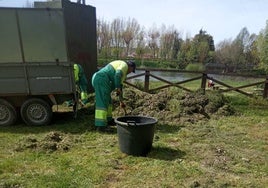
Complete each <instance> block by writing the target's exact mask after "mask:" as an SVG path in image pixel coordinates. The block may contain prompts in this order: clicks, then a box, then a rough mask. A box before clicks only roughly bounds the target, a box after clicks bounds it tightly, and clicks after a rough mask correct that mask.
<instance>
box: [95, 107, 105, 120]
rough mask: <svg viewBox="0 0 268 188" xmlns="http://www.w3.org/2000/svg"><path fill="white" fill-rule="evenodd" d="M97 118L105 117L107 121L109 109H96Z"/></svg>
mask: <svg viewBox="0 0 268 188" xmlns="http://www.w3.org/2000/svg"><path fill="white" fill-rule="evenodd" d="M95 118H96V119H103V120H105V121H106V118H107V111H106V110H96V111H95Z"/></svg>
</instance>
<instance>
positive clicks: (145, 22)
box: [0, 0, 268, 44]
mask: <svg viewBox="0 0 268 188" xmlns="http://www.w3.org/2000/svg"><path fill="white" fill-rule="evenodd" d="M28 1H29V2H33V1H34V0H28ZM38 1H42V0H38ZM71 1H73V2H76V0H71ZM26 2H27V0H0V6H1V7H7V6H9V7H14V6H15V7H23V6H25V5H26ZM86 4H87V5H91V6H94V7H96V13H97V18H99V19H103V20H106V21H112V20H114V19H115V18H123V19H126V20H127V19H128V18H135V19H136V20H137V21H138V23H139V24H140V25H141V26H144V27H145V29H146V30H148V29H149V28H151V27H152V26H153V25H156V26H157V27H158V28H160V27H161V26H162V24H165V25H166V26H167V27H169V26H174V27H175V28H176V29H177V30H178V31H179V32H180V33H181V34H183V38H185V36H186V35H188V36H190V37H193V36H194V35H195V34H197V33H198V32H199V30H200V29H203V30H205V31H207V33H208V34H210V35H212V36H213V38H214V41H215V43H216V44H217V43H218V42H220V41H223V40H224V39H234V38H235V37H236V36H237V35H238V33H239V32H240V30H241V29H242V28H243V27H247V29H248V31H249V32H250V34H252V33H255V34H259V32H260V31H261V29H264V28H265V26H266V21H267V20H268V0H132V1H130V0H86Z"/></svg>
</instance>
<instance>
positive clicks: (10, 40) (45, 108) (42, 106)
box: [0, 0, 97, 126]
mask: <svg viewBox="0 0 268 188" xmlns="http://www.w3.org/2000/svg"><path fill="white" fill-rule="evenodd" d="M0 41H1V42H0V126H1V125H12V124H14V123H15V122H16V121H17V117H18V116H19V115H20V116H21V118H22V120H23V121H24V122H25V123H26V124H28V125H46V124H49V123H50V121H51V119H52V115H53V111H52V106H53V105H58V104H62V103H63V102H64V101H66V100H74V101H75V104H77V102H78V97H77V94H76V93H77V92H76V85H75V81H74V72H73V64H74V63H78V64H81V65H82V67H83V68H84V71H85V73H86V77H87V80H88V82H89V83H90V78H91V76H92V74H93V73H94V72H95V71H96V70H97V55H96V52H97V50H96V12H95V7H92V6H88V5H84V4H78V3H72V2H70V1H68V0H60V1H59V0H57V1H56V0H55V1H50V2H35V7H34V8H3V7H1V8H0ZM89 85H90V84H89ZM88 90H89V92H90V91H92V88H91V87H90V86H89V88H88ZM74 109H75V108H74Z"/></svg>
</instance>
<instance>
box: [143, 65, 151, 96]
mask: <svg viewBox="0 0 268 188" xmlns="http://www.w3.org/2000/svg"><path fill="white" fill-rule="evenodd" d="M149 83H150V71H148V70H145V79H144V91H145V92H148V91H149Z"/></svg>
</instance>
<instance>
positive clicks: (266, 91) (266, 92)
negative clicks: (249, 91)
mask: <svg viewBox="0 0 268 188" xmlns="http://www.w3.org/2000/svg"><path fill="white" fill-rule="evenodd" d="M267 95H268V77H267V78H266V82H265V84H264V90H263V98H267Z"/></svg>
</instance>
